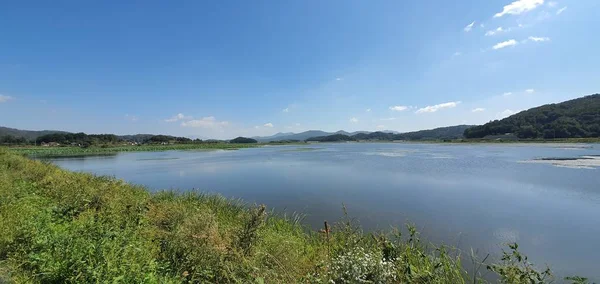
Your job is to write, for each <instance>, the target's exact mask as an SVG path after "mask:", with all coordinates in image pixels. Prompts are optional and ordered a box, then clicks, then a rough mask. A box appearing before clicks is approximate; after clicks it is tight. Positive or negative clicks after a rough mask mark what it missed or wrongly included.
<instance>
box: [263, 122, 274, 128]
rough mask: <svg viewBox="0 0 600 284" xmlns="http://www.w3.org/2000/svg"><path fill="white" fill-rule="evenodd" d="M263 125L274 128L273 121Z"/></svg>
mask: <svg viewBox="0 0 600 284" xmlns="http://www.w3.org/2000/svg"><path fill="white" fill-rule="evenodd" d="M263 126H264V127H269V128H273V123H270V122H269V123H265V124H264V125H263Z"/></svg>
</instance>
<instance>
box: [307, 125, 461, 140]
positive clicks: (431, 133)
mask: <svg viewBox="0 0 600 284" xmlns="http://www.w3.org/2000/svg"><path fill="white" fill-rule="evenodd" d="M470 127H473V126H472V125H457V126H449V127H439V128H435V129H429V130H420V131H414V132H406V133H386V132H383V131H376V132H370V133H369V132H361V133H357V134H354V135H344V134H340V133H338V134H333V135H328V136H319V137H311V138H309V139H307V140H306V141H319V142H336V141H356V140H372V141H394V140H446V139H448V140H452V139H460V138H463V133H464V131H465V129H467V128H470Z"/></svg>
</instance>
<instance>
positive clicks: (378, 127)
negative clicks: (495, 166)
mask: <svg viewBox="0 0 600 284" xmlns="http://www.w3.org/2000/svg"><path fill="white" fill-rule="evenodd" d="M375 128H377V129H385V125H377V126H375Z"/></svg>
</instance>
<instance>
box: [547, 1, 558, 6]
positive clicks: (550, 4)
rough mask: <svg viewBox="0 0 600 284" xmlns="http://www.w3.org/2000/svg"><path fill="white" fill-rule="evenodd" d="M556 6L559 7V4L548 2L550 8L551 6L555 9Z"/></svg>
mask: <svg viewBox="0 0 600 284" xmlns="http://www.w3.org/2000/svg"><path fill="white" fill-rule="evenodd" d="M556 5H558V3H556V2H554V1H550V2H548V6H550V7H555V6H556Z"/></svg>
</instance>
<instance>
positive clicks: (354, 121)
mask: <svg viewBox="0 0 600 284" xmlns="http://www.w3.org/2000/svg"><path fill="white" fill-rule="evenodd" d="M350 122H352V123H357V122H358V118H356V117H353V118H351V119H350Z"/></svg>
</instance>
